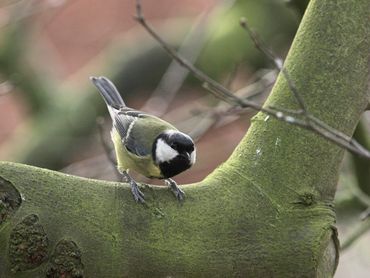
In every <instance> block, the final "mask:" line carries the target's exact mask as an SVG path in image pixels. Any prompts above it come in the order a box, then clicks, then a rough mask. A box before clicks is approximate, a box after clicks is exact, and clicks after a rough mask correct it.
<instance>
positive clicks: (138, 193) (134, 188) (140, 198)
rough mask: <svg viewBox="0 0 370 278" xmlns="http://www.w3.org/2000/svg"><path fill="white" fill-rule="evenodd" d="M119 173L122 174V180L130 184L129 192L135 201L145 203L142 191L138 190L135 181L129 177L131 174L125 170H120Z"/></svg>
mask: <svg viewBox="0 0 370 278" xmlns="http://www.w3.org/2000/svg"><path fill="white" fill-rule="evenodd" d="M120 173H121V175H122V180H123V181H124V182H128V183H129V184H130V186H131V193H132V196H134V199H135V201H136V203H141V204H144V203H145V200H144V193H143V192H141V191H140V189H139V187H138V185H137V183H136V182H135V181H134V179H133V178H131V176H130V175H129V174H128V173H127V171H120Z"/></svg>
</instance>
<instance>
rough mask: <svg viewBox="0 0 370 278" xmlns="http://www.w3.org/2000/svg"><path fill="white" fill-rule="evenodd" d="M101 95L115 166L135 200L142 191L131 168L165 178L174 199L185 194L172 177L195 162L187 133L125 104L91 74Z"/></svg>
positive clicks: (104, 80) (111, 86)
mask: <svg viewBox="0 0 370 278" xmlns="http://www.w3.org/2000/svg"><path fill="white" fill-rule="evenodd" d="M90 79H91V81H92V82H93V83H94V84H95V86H96V87H97V88H98V90H99V92H100V94H101V96H102V97H103V99H104V101H105V103H106V105H107V107H108V111H109V114H110V116H111V118H112V122H113V127H112V130H111V138H112V141H113V144H114V148H115V152H116V157H117V169H118V171H119V172H120V173H121V174H122V176H123V177H124V178H125V179H126V180H127V182H128V183H129V184H130V186H131V192H132V194H133V196H134V199H135V201H136V202H140V203H144V202H145V201H144V194H143V193H142V192H141V191H140V189H139V188H138V186H137V183H136V182H135V181H134V180H133V179H132V178H131V176H130V175H129V174H128V170H134V171H136V172H138V173H140V174H142V175H144V176H146V177H149V178H158V179H165V180H166V183H167V184H168V185H169V186H170V188H171V190H172V191H173V192H174V194H175V196H176V198H177V199H178V200H179V201H182V200H183V199H184V197H185V193H184V192H183V191H182V190H181V189H180V188H179V187H178V186H177V184H176V182H175V181H174V180H172V179H171V177H173V176H175V175H177V174H179V173H181V172H183V171H185V170H187V169H189V168H190V167H191V166H192V165H193V164H194V163H195V157H196V150H195V146H194V142H193V140H192V139H191V138H190V136H188V135H186V134H184V133H182V132H180V131H178V130H177V129H176V128H175V127H174V126H173V125H171V124H170V123H168V122H165V121H164V120H162V119H160V118H158V117H155V116H152V115H149V114H146V113H144V112H141V111H137V110H135V109H132V108H129V107H127V106H126V104H125V102H124V101H123V99H122V97H121V95H120V94H119V92H118V90H117V88H116V87H115V86H114V84H113V83H112V82H111V81H110V80H109V79H108V78H106V77H90Z"/></svg>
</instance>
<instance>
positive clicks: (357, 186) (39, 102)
mask: <svg viewBox="0 0 370 278" xmlns="http://www.w3.org/2000/svg"><path fill="white" fill-rule="evenodd" d="M307 3H308V1H306V0H296V1H294V0H292V1H287V0H259V1H256V0H183V1H170V0H156V1H153V0H143V1H142V4H143V12H144V15H145V17H146V19H147V20H148V21H149V23H150V24H151V25H152V26H154V28H155V29H156V30H157V31H158V33H159V34H160V35H161V36H162V38H164V39H165V40H166V41H167V42H169V43H170V45H172V46H173V47H176V48H178V49H179V51H180V53H181V54H182V55H183V56H184V57H185V58H186V59H188V60H189V61H192V62H194V63H195V64H196V66H197V67H199V68H200V69H202V70H203V71H205V72H206V73H207V74H208V75H210V76H211V77H212V78H214V79H216V80H217V81H219V82H220V83H222V84H223V85H224V86H226V87H228V88H230V89H232V90H233V91H237V93H238V94H240V95H242V96H245V97H247V96H249V97H251V99H253V100H255V101H258V102H261V103H262V102H263V101H264V99H265V98H266V97H267V96H268V94H269V92H270V89H271V87H272V85H273V83H274V80H275V77H276V72H275V71H274V70H272V69H271V68H272V65H271V64H270V63H269V62H268V60H267V59H266V57H264V55H262V54H261V53H259V52H258V51H257V50H256V49H255V47H254V46H253V44H252V42H251V40H250V39H249V38H248V37H247V36H246V34H245V31H243V30H242V29H241V28H240V27H239V19H240V17H247V18H248V20H249V22H250V24H251V25H252V26H253V28H254V29H255V30H257V32H258V34H259V36H260V37H261V38H262V39H263V40H264V41H265V42H266V44H267V45H268V46H269V47H270V48H272V49H274V51H275V52H276V53H278V55H280V56H281V57H284V56H285V55H286V53H287V51H288V49H289V46H290V43H291V41H292V40H293V38H294V35H295V32H296V30H297V27H298V25H299V22H300V20H301V17H302V15H303V13H304V10H305V8H306V5H307ZM134 4H135V3H134V1H133V0H105V1H97V0H73V1H72V0H23V1H22V0H17V1H16V0H1V1H0V160H7V161H14V162H22V163H27V164H30V165H35V166H40V167H44V168H49V169H53V170H58V171H62V172H66V173H69V174H74V175H79V176H84V177H88V178H97V179H107V180H118V177H117V174H116V172H115V169H114V165H113V164H112V163H111V162H110V161H109V159H108V155H109V152H110V151H109V148H111V143H110V138H109V130H110V127H111V122H110V119H109V118H108V117H107V111H106V107H105V105H104V102H103V101H102V99H101V98H100V96H99V94H98V92H97V90H96V89H95V87H94V86H93V85H92V84H91V83H90V81H89V76H91V75H96V76H97V75H104V76H107V77H109V78H110V79H112V80H113V82H114V83H115V84H116V85H117V87H118V88H119V90H120V92H121V93H122V95H123V98H124V99H125V101H126V103H127V104H128V105H129V106H131V107H134V108H136V109H141V110H144V111H146V112H150V113H153V114H156V115H158V116H161V117H163V118H164V119H166V120H167V121H169V122H171V123H173V124H174V125H175V126H177V127H178V128H179V129H181V130H183V131H185V132H187V133H189V134H191V135H192V137H193V138H195V139H196V140H197V149H198V154H197V158H198V160H197V163H196V165H195V166H194V167H193V168H192V169H191V170H190V171H187V172H185V173H183V174H181V175H179V176H177V177H176V180H177V181H178V182H179V183H191V182H196V181H199V180H201V179H202V178H204V177H205V176H206V175H207V174H209V173H210V172H211V171H212V170H213V169H214V168H215V167H217V166H218V165H219V164H220V163H222V162H223V161H225V160H226V159H227V158H228V156H229V155H230V154H231V152H232V151H233V149H234V148H235V146H236V145H237V144H238V142H239V141H240V139H241V138H242V137H243V135H244V134H245V132H246V131H247V129H248V126H249V124H250V119H251V117H252V116H253V115H254V114H255V113H254V112H253V111H248V110H247V111H245V110H244V111H238V109H236V108H235V107H231V106H230V105H227V104H225V103H224V102H222V101H220V100H218V99H216V98H215V97H213V96H211V95H210V94H209V93H207V91H206V90H205V89H204V88H203V87H202V85H203V84H201V83H200V82H199V81H197V80H196V79H194V78H193V77H191V76H189V75H188V72H187V71H186V70H184V69H183V68H181V67H180V66H178V65H177V64H176V63H173V62H171V59H170V58H169V57H168V56H167V55H166V53H165V52H164V51H163V50H162V49H161V47H160V45H159V44H158V42H156V41H154V40H153V39H152V38H151V37H150V36H149V34H148V33H147V32H146V31H145V30H144V29H143V27H141V26H140V25H139V24H138V23H137V22H136V21H135V20H134V18H133V16H134V14H135V5H134ZM368 126H369V124H368V121H367V120H366V119H363V120H362V122H361V126H359V127H358V128H357V130H356V138H357V139H358V140H360V141H361V142H362V143H363V144H364V145H367V146H369V145H370V139H369V138H368V135H367V134H368V133H369V132H368V130H367V129H368ZM369 170H370V163H369V162H367V161H363V160H361V159H359V158H355V157H352V156H351V155H349V154H348V155H347V156H346V159H345V161H344V163H343V171H342V173H341V177H340V180H339V183H338V188H339V189H338V193H337V196H336V206H337V211H338V227H339V237H340V240H341V242H342V244H344V246H343V249H344V250H343V252H342V254H341V259H340V264H339V267H338V271H337V274H336V277H368V276H369V273H370V259H369V258H370V256H369V255H370V254H369V252H370V251H369V248H366V246H369V244H370V233H368V232H367V231H368V229H370V223H369V220H365V221H361V219H360V217H361V215H364V211H366V209H367V208H368V207H370V197H369V194H370V174H369V173H370V171H369ZM137 178H138V179H139V180H141V181H143V182H153V183H157V184H161V182H160V181H159V183H158V181H148V180H146V179H144V178H143V177H137ZM365 213H366V212H365Z"/></svg>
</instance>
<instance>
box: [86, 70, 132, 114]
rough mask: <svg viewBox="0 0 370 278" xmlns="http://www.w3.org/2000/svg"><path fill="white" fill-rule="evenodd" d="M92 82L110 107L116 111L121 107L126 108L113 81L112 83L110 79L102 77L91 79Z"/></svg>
mask: <svg viewBox="0 0 370 278" xmlns="http://www.w3.org/2000/svg"><path fill="white" fill-rule="evenodd" d="M90 80H91V81H92V82H93V83H94V85H95V86H96V87H97V88H98V90H99V92H100V94H101V96H102V97H103V99H104V101H105V103H106V104H107V105H108V107H109V106H110V107H113V108H115V109H119V108H121V107H125V106H126V104H125V102H124V101H123V99H122V97H121V95H120V94H119V92H118V90H117V88H116V86H114V84H113V83H112V81H110V80H109V79H108V78H106V77H104V76H100V77H94V76H92V77H90Z"/></svg>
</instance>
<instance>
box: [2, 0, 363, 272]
mask: <svg viewBox="0 0 370 278" xmlns="http://www.w3.org/2000/svg"><path fill="white" fill-rule="evenodd" d="M367 18H368V1H367V0H356V1H354V0H352V1H348V0H335V1H320V0H312V1H311V2H310V4H309V7H308V8H307V11H306V14H305V16H304V18H303V20H302V23H301V26H300V28H299V30H298V33H297V36H296V38H295V40H294V43H293V45H292V48H291V50H290V52H289V55H288V57H287V60H286V64H285V66H286V68H287V69H288V70H289V72H290V76H291V78H292V79H293V80H294V81H295V84H297V87H298V90H299V91H300V93H301V96H302V97H303V99H304V100H305V103H306V105H307V109H308V110H309V111H310V112H311V113H313V114H314V115H315V116H316V117H318V118H320V119H321V120H323V121H325V122H327V123H328V124H330V125H331V126H333V127H335V128H337V129H339V130H340V131H342V132H344V133H346V134H348V135H351V134H352V133H353V131H354V128H355V126H356V124H357V122H358V121H359V118H360V115H361V113H362V111H363V110H364V107H365V106H366V104H367V99H368V98H367V96H366V88H367V78H368V75H369V68H368V61H369V53H368V49H369V41H368V38H369V37H370V36H369V26H368V24H367ZM266 105H273V106H275V107H284V108H296V107H297V103H296V101H295V99H294V97H293V96H292V94H291V93H290V92H289V90H288V88H287V83H286V81H285V80H284V78H279V79H278V80H277V83H276V85H275V86H274V89H273V92H272V94H271V96H270V97H269V99H268V101H267V103H266ZM343 154H344V150H343V149H341V148H339V147H338V146H336V145H333V144H332V143H330V142H328V141H326V140H325V139H323V138H321V137H319V136H317V135H315V134H313V133H311V132H309V131H307V130H303V129H300V128H297V127H293V126H291V125H288V124H286V123H284V122H281V121H277V120H275V119H268V118H266V115H264V114H262V113H260V114H257V115H256V116H255V117H254V119H253V122H252V125H251V127H250V129H249V131H248V133H247V135H246V136H245V138H244V139H243V140H242V142H241V143H240V144H239V146H238V147H237V148H236V150H235V151H234V153H233V154H232V156H231V157H230V159H229V160H228V161H227V162H225V163H224V164H223V165H222V166H220V167H219V168H217V169H216V170H215V171H214V172H213V173H212V174H211V175H209V176H208V177H207V178H206V179H205V180H203V181H201V182H199V183H197V184H193V185H188V186H185V187H184V190H185V191H186V193H187V199H186V201H185V203H184V204H183V205H179V204H178V203H177V202H176V201H175V200H174V198H173V196H172V194H171V192H170V191H168V190H167V189H159V188H158V187H144V188H143V191H144V193H145V194H146V200H147V203H148V206H140V205H137V204H135V203H134V202H133V200H132V197H131V195H130V192H129V188H128V187H127V186H126V185H122V184H118V183H108V182H100V181H94V180H87V179H82V178H77V177H72V176H68V175H63V174H59V173H56V172H51V171H47V170H42V169H39V168H33V167H29V166H24V165H19V164H11V163H1V164H0V165H1V168H0V177H2V181H3V182H2V183H3V184H8V187H9V183H11V185H12V186H14V187H15V188H16V189H17V190H18V191H19V192H20V194H22V196H23V197H24V200H23V202H22V204H21V205H20V207H19V208H18V210H17V211H16V212H15V213H14V214H13V215H12V216H10V217H9V218H8V220H7V222H4V223H3V224H1V225H2V226H0V246H1V248H0V276H5V277H8V276H9V275H10V276H15V277H29V275H30V272H23V271H19V272H17V273H16V274H11V272H10V268H11V267H12V266H11V262H12V260H9V255H8V252H9V250H13V249H9V242H13V241H10V240H9V238H11V236H10V234H11V233H12V230H13V229H14V228H15V227H16V225H17V223H20V222H21V221H22V219H24V218H25V217H26V216H28V215H30V214H36V215H38V219H39V220H38V223H39V224H41V225H42V227H43V230H44V232H45V234H46V236H47V238H48V242H49V245H48V250H49V253H48V254H49V257H50V256H51V255H50V254H51V252H52V251H51V250H52V249H54V248H55V246H56V245H57V243H58V242H59V243H60V242H61V241H62V242H65V241H63V239H67V240H72V241H73V242H74V243H75V244H69V246H72V247H73V248H76V246H77V247H78V249H79V250H80V252H77V251H76V252H75V253H74V254H79V255H80V256H81V260H82V263H83V264H84V273H85V275H86V276H87V277H146V276H147V277H148V276H150V277H163V276H175V277H189V276H205V277H210V276H212V277H216V276H219V277H227V276H243V277H245V276H248V277H328V276H330V275H332V274H333V273H334V270H335V267H336V263H337V259H338V254H337V249H338V245H337V241H336V234H335V229H334V228H333V224H334V222H335V213H334V211H333V205H332V201H333V198H334V193H335V189H336V182H337V179H338V171H339V167H340V163H341V161H342V158H343ZM6 181H8V182H6ZM29 219H31V220H32V219H33V220H34V221H36V220H35V218H34V217H31V218H28V219H26V220H27V221H28V222H30V220H29ZM27 221H26V223H28V222H27ZM37 227H38V230H40V228H39V226H37ZM17 230H20V227H19V226H17ZM42 238H43V237H42ZM58 246H60V244H59V245H58ZM72 247H71V248H72ZM57 249H58V248H57ZM59 249H60V248H59ZM54 254H55V253H54ZM26 258H27V256H26ZM52 258H55V255H53V256H52ZM52 258H51V259H49V263H42V262H43V261H44V260H48V259H47V258H44V259H43V260H39V261H40V266H38V267H37V266H35V267H34V268H33V269H32V270H31V273H32V274H33V275H34V276H35V277H38V276H42V275H43V274H44V273H45V272H46V271H49V272H50V271H51V270H50V269H55V268H57V267H55V266H54V268H53V267H51V266H50V264H51V263H53V262H55V260H54V259H52ZM13 261H14V260H13ZM39 261H37V262H39ZM75 265H77V266H78V267H79V269H78V270H75V271H76V272H77V273H80V272H78V271H81V270H80V268H81V264H79V263H78V262H77V263H76V264H75ZM77 266H76V267H77ZM13 267H14V265H13ZM27 275H28V276H27Z"/></svg>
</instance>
